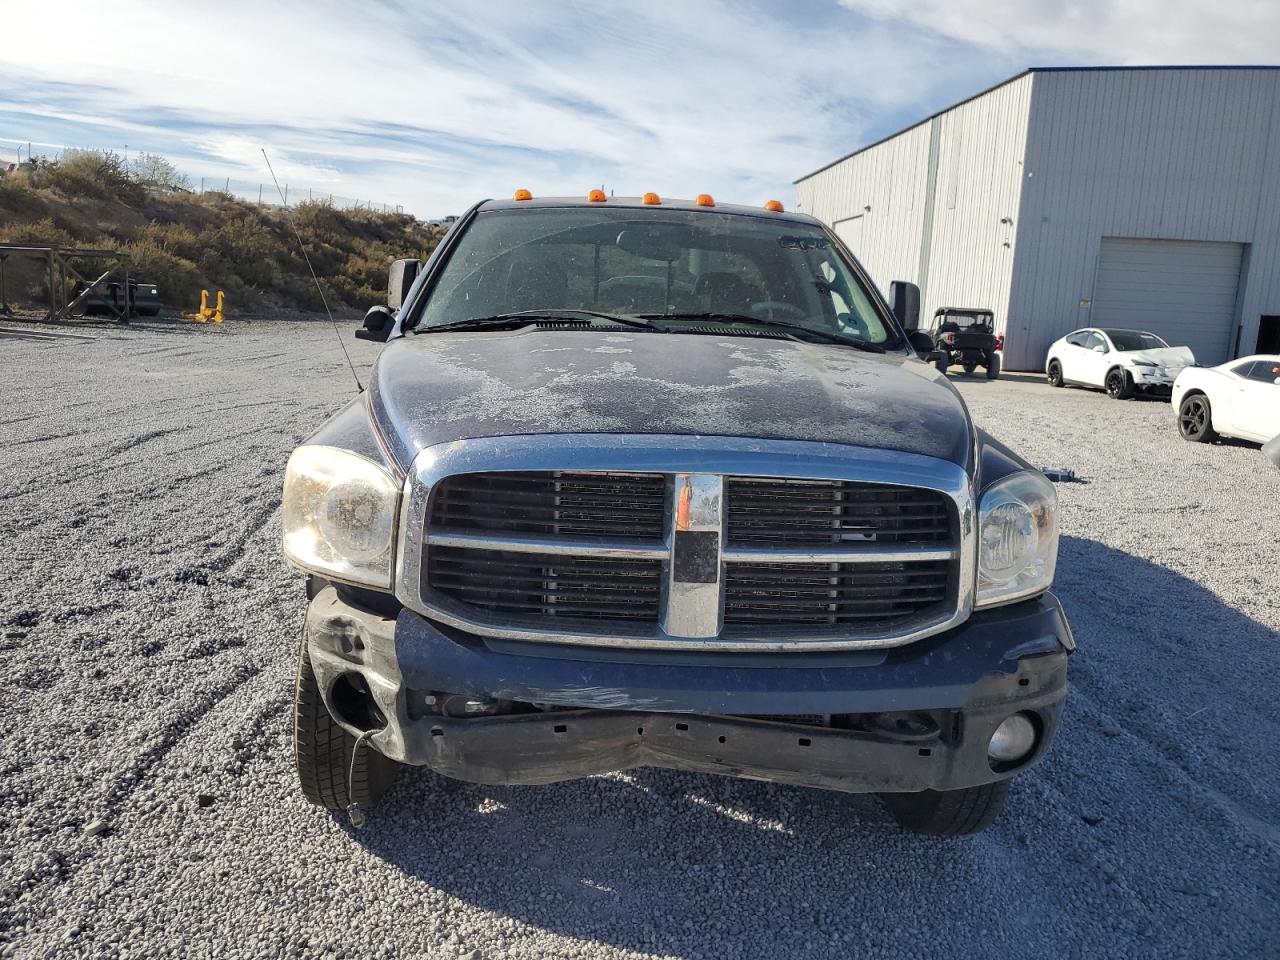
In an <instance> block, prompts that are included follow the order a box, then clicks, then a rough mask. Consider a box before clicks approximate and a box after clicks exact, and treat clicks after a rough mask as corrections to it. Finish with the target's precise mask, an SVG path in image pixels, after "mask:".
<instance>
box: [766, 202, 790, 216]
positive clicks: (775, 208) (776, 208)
mask: <svg viewBox="0 0 1280 960" xmlns="http://www.w3.org/2000/svg"><path fill="white" fill-rule="evenodd" d="M764 208H765V209H766V210H768V211H769V212H770V213H784V212H785V211H784V210H783V208H782V201H781V200H767V201H765V205H764Z"/></svg>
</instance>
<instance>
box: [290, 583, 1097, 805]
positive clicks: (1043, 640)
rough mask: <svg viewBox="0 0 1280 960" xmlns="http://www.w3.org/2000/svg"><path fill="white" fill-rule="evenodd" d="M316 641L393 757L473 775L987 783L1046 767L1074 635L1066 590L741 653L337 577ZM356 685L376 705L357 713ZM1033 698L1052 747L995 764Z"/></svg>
mask: <svg viewBox="0 0 1280 960" xmlns="http://www.w3.org/2000/svg"><path fill="white" fill-rule="evenodd" d="M307 638H308V640H307V643H308V651H309V654H310V658H311V663H312V666H313V668H314V670H315V674H316V678H317V681H318V683H319V685H320V690H321V694H322V696H323V697H324V700H325V704H326V706H327V707H328V708H329V711H330V713H331V714H333V716H334V717H335V719H337V720H338V721H339V722H340V723H342V725H343V726H344V727H346V728H347V729H348V730H349V731H350V732H352V733H356V734H359V733H363V732H365V731H366V730H367V729H369V728H371V727H372V728H373V729H376V730H377V732H376V733H374V734H373V735H372V736H371V737H370V739H369V742H370V743H372V745H373V746H374V747H376V748H377V749H378V750H379V751H381V752H382V753H384V754H385V755H387V756H388V757H390V758H392V759H393V760H398V761H400V762H403V763H410V764H417V765H425V766H427V767H430V768H431V769H433V770H435V771H437V772H439V773H442V774H445V775H447V776H450V777H455V778H457V779H460V780H469V781H472V782H477V783H490V784H533V783H552V782H555V781H560V780H568V779H574V778H577V777H584V776H591V775H593V774H598V773H605V772H608V771H611V770H623V769H629V768H632V767H639V766H656V767H670V768H675V769H683V770H695V771H702V772H707V773H720V774H727V775H730V776H737V777H747V778H753V779H762V780H769V781H776V782H782V783H791V784H798V785H804V786H813V787H823V788H827V789H834V790H845V791H852V792H881V791H885V792H895V791H904V792H909V791H918V790H925V789H936V790H945V789H955V788H959V787H968V786H977V785H979V784H983V783H989V782H991V781H993V780H999V779H1004V778H1007V777H1011V776H1013V775H1014V774H1016V773H1019V772H1021V771H1023V770H1025V769H1027V768H1028V767H1029V766H1031V765H1033V764H1035V763H1036V762H1037V761H1039V760H1040V759H1041V758H1042V757H1043V756H1044V754H1045V751H1046V750H1047V749H1048V747H1049V744H1050V742H1051V741H1052V739H1053V736H1054V733H1055V731H1056V728H1057V724H1058V717H1059V714H1060V712H1061V709H1062V704H1063V700H1064V699H1065V697H1066V693H1067V667H1066V660H1067V654H1068V653H1069V652H1070V650H1071V649H1073V641H1072V639H1071V633H1070V628H1069V627H1068V625H1067V621H1066V618H1065V616H1064V615H1063V613H1062V608H1061V606H1060V605H1059V604H1058V601H1057V599H1056V598H1054V597H1053V596H1052V595H1050V594H1046V595H1044V596H1042V597H1039V598H1037V599H1034V600H1029V601H1025V602H1022V603H1018V604H1015V605H1011V606H1009V607H1003V608H999V609H996V610H991V611H985V612H980V613H977V614H975V615H974V616H973V617H971V618H970V619H969V620H968V621H967V622H966V623H965V624H963V625H962V626H960V627H957V628H956V629H954V630H951V631H949V632H947V633H944V634H939V635H937V636H934V637H930V638H928V639H925V640H921V641H918V642H916V643H912V644H909V645H907V646H904V647H898V648H893V649H888V650H867V651H857V652H851V653H839V654H829V653H802V654H776V653H770V654H751V653H748V654H734V653H673V652H664V651H651V650H646V651H618V650H603V649H588V648H581V647H556V646H551V645H547V644H531V643H517V642H513V641H495V640H491V639H489V640H485V639H481V638H476V637H470V636H462V635H459V634H457V633H453V632H450V633H446V632H444V631H442V630H441V629H440V628H438V627H436V626H435V625H434V624H432V623H431V622H429V621H427V620H425V619H423V618H422V617H420V616H418V615H417V614H416V613H412V612H410V611H407V610H403V611H401V612H400V614H399V615H398V616H397V617H394V618H392V617H384V616H381V615H379V614H377V613H374V612H372V611H369V610H365V609H363V608H361V607H359V606H355V605H353V604H351V603H347V602H344V600H343V599H342V598H341V597H340V596H339V595H338V593H337V591H335V590H334V589H333V588H332V587H326V588H325V589H323V590H322V591H320V592H319V593H318V594H317V595H316V597H315V598H314V599H313V600H312V601H311V604H310V606H309V608H308V611H307ZM353 691H358V693H357V694H356V695H358V696H362V697H364V698H366V699H367V700H370V701H371V702H372V706H373V709H372V710H370V709H368V705H367V704H366V707H365V709H363V710H356V711H353V710H352V709H351V702H352V696H353ZM443 694H447V695H451V696H454V697H456V698H458V699H459V701H460V700H461V699H473V700H474V701H476V702H477V703H481V704H483V703H484V702H493V701H500V702H502V703H504V704H512V703H514V704H516V705H518V706H517V707H516V708H515V709H516V710H518V711H523V712H513V713H507V714H502V715H495V716H445V715H442V714H441V713H440V712H439V709H438V708H437V707H433V706H432V705H431V704H432V703H435V704H439V703H440V702H441V700H442V699H443V698H442V696H441V695H443ZM530 704H533V705H536V709H531V708H529V707H528V706H527V705H530ZM507 709H510V708H509V707H508V708H507ZM1015 713H1023V714H1026V715H1027V716H1028V718H1029V719H1031V721H1032V723H1033V726H1034V727H1035V729H1036V732H1037V739H1036V743H1035V746H1034V748H1033V750H1032V751H1031V753H1030V754H1028V755H1027V756H1026V757H1025V758H1023V759H1022V760H1020V761H1018V762H1017V763H1014V764H1004V765H1001V764H994V765H993V764H992V763H991V762H990V761H989V759H988V753H987V751H988V745H989V743H990V741H991V737H992V734H993V733H994V732H995V729H996V727H998V726H999V725H1000V724H1001V722H1003V721H1004V720H1005V719H1006V718H1008V717H1009V716H1011V715H1012V714H1015ZM360 717H363V718H366V719H363V720H361V719H358V718H360ZM368 718H372V719H368Z"/></svg>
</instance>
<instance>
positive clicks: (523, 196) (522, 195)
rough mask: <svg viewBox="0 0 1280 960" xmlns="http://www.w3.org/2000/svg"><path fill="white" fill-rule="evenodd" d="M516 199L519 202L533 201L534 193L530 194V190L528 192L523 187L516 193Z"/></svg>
mask: <svg viewBox="0 0 1280 960" xmlns="http://www.w3.org/2000/svg"><path fill="white" fill-rule="evenodd" d="M515 199H517V200H532V199H533V194H532V193H530V192H529V191H528V190H526V189H525V188H524V187H521V188H520V189H519V190H517V191H516V194H515Z"/></svg>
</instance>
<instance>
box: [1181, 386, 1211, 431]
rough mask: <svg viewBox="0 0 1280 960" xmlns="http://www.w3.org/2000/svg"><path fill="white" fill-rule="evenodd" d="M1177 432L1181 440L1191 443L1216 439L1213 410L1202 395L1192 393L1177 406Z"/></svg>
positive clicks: (1206, 398)
mask: <svg viewBox="0 0 1280 960" xmlns="http://www.w3.org/2000/svg"><path fill="white" fill-rule="evenodd" d="M1178 432H1179V433H1180V434H1182V439H1183V440H1190V441H1191V442H1192V443H1209V442H1210V441H1213V440H1217V439H1218V431H1217V430H1214V429H1213V409H1212V408H1211V407H1210V406H1209V398H1208V397H1206V396H1205V395H1204V394H1203V393H1193V394H1192V395H1191V396H1189V397H1185V398H1183V401H1182V403H1180V404H1179V405H1178Z"/></svg>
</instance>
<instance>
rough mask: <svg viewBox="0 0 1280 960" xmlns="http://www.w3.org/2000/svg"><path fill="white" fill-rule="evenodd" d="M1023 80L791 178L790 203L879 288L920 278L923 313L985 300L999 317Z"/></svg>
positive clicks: (1012, 216) (1008, 265) (1015, 189)
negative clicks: (830, 234) (850, 252)
mask: <svg viewBox="0 0 1280 960" xmlns="http://www.w3.org/2000/svg"><path fill="white" fill-rule="evenodd" d="M1031 81H1032V75H1031V74H1024V75H1022V76H1020V77H1017V78H1015V79H1014V80H1012V81H1011V82H1009V83H1006V84H1004V85H1002V86H1000V87H997V88H996V89H994V90H992V91H990V92H989V93H987V94H985V95H983V96H981V97H977V98H975V99H973V100H970V101H969V102H968V103H965V104H962V105H960V106H958V107H956V108H954V109H952V110H950V111H948V112H946V113H943V114H941V115H939V116H937V117H934V118H933V119H932V120H929V121H926V122H925V123H922V124H920V125H918V126H916V127H913V128H911V129H910V130H907V131H905V132H903V133H901V134H899V135H898V136H896V137H894V138H892V139H890V140H886V141H885V142H883V143H881V144H878V145H876V146H874V147H871V148H870V149H868V150H865V151H864V152H862V153H858V154H855V155H854V156H852V157H849V158H847V159H845V160H842V161H840V162H839V163H837V164H834V165H833V166H831V167H828V168H827V169H826V170H823V171H821V172H819V173H816V174H814V175H813V176H811V177H807V178H805V179H804V180H801V181H800V182H799V183H798V184H797V185H796V192H797V195H798V200H799V206H800V209H801V210H803V211H804V212H806V213H810V214H813V215H814V216H816V217H818V218H820V219H822V220H824V221H826V222H827V223H829V224H832V225H833V226H834V228H835V230H836V232H837V233H838V234H839V235H840V236H841V238H842V239H844V240H845V242H846V243H848V244H849V245H850V246H851V247H852V248H853V249H854V252H855V253H856V254H857V255H858V259H859V260H861V261H862V263H863V264H864V265H865V266H866V268H867V270H868V271H869V272H870V273H871V276H872V277H873V278H874V279H875V281H876V283H878V284H879V285H880V287H881V288H882V289H884V290H887V289H888V287H889V284H890V282H891V281H893V280H912V281H914V282H916V283H918V284H920V286H921V292H922V295H923V296H922V310H923V312H924V313H925V315H926V316H931V315H932V313H933V311H934V310H935V309H937V308H938V307H940V306H947V305H951V306H974V307H990V308H992V309H993V310H994V311H995V313H996V321H997V324H1000V323H1002V322H1003V320H1004V316H1005V310H1006V307H1007V304H1008V296H1009V285H1010V279H1011V275H1012V269H1013V249H1012V246H1011V245H1012V241H1013V235H1014V231H1015V230H1016V226H1017V222H1018V216H1019V214H1018V200H1019V191H1020V189H1021V185H1022V165H1021V160H1022V154H1023V145H1024V143H1025V141H1026V133H1027V115H1028V109H1029V102H1030V96H1031ZM868 207H869V208H870V209H869V210H868V209H867V208H868ZM1001 220H1007V221H1008V223H1002V222H1001Z"/></svg>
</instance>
